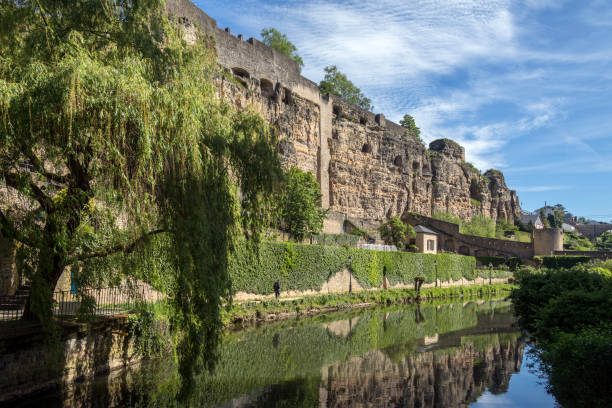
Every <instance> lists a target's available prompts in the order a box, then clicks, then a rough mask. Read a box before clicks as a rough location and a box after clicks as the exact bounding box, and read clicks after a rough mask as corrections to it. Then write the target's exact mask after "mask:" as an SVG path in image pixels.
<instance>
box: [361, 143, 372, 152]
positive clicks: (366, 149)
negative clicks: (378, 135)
mask: <svg viewBox="0 0 612 408" xmlns="http://www.w3.org/2000/svg"><path fill="white" fill-rule="evenodd" d="M361 152H362V153H372V145H371V144H369V143H365V144H364V145H363V146H362V147H361Z"/></svg>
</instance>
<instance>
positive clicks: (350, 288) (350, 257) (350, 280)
mask: <svg viewBox="0 0 612 408" xmlns="http://www.w3.org/2000/svg"><path fill="white" fill-rule="evenodd" d="M348 261H349V293H353V272H352V271H353V268H352V266H353V257H352V256H350V255H349V257H348Z"/></svg>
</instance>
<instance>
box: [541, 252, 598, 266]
mask: <svg viewBox="0 0 612 408" xmlns="http://www.w3.org/2000/svg"><path fill="white" fill-rule="evenodd" d="M534 259H535V260H536V261H538V262H540V263H541V264H542V266H544V267H545V268H553V269H558V268H571V267H573V266H575V265H578V264H579V263H585V262H589V261H590V260H591V258H590V257H588V256H580V255H547V256H535V257H534Z"/></svg>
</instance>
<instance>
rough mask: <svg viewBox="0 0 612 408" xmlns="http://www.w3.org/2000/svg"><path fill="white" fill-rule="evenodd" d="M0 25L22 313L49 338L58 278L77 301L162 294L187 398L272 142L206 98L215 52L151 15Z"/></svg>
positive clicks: (88, 15) (51, 14) (50, 12)
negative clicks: (79, 293) (129, 291)
mask: <svg viewBox="0 0 612 408" xmlns="http://www.w3.org/2000/svg"><path fill="white" fill-rule="evenodd" d="M43 5H44V7H43ZM0 20H1V21H2V27H1V28H0V31H1V33H2V34H1V35H2V41H1V42H0V59H1V64H0V66H1V67H2V68H0V115H1V116H2V125H1V126H0V183H2V186H3V187H6V188H8V190H9V195H10V196H12V197H15V200H14V201H13V202H11V208H10V210H9V211H7V209H6V207H3V208H2V209H1V210H0V233H1V234H2V235H3V236H4V237H8V238H10V239H12V240H14V241H16V242H18V243H19V253H18V264H19V267H20V269H21V271H22V272H23V273H24V274H25V276H26V277H27V278H28V279H29V280H30V282H31V284H32V291H31V297H30V303H29V307H30V309H31V310H32V312H33V313H35V314H36V315H37V316H38V317H39V319H40V320H41V322H42V323H43V324H44V326H45V328H46V329H48V331H50V330H52V329H51V327H52V325H53V323H52V322H53V321H52V319H51V310H52V298H51V293H52V290H53V289H54V288H55V285H56V283H57V281H58V279H59V277H60V276H61V274H62V273H63V272H64V271H65V270H66V268H67V267H70V268H71V270H72V271H74V272H75V274H77V275H78V279H79V281H80V283H82V285H79V287H86V286H88V285H99V284H101V283H104V282H111V283H116V282H117V281H121V280H122V279H124V278H131V279H134V278H135V277H140V278H144V279H145V280H147V281H153V283H154V284H156V285H158V284H159V286H163V287H164V288H165V289H166V294H167V295H168V299H170V301H169V302H170V305H171V310H172V313H171V316H170V324H171V327H172V329H173V331H174V334H175V337H176V338H177V342H176V344H177V350H176V352H177V353H176V355H177V356H178V359H179V365H180V370H181V373H182V374H183V379H184V382H183V385H184V389H185V390H187V389H188V388H189V385H190V384H191V379H192V374H193V373H194V372H198V371H201V369H203V368H206V367H212V366H213V365H214V361H215V350H216V346H217V341H218V337H219V330H220V328H221V321H220V315H219V309H220V307H221V305H222V303H223V302H224V301H225V299H227V297H228V295H229V294H230V279H229V275H228V256H229V253H230V252H231V248H232V243H233V241H234V239H235V237H236V236H237V233H238V232H239V227H242V231H243V232H244V233H245V234H247V235H251V234H253V235H254V237H255V238H257V236H258V233H259V232H260V231H261V230H262V228H263V227H264V226H266V225H267V219H266V218H267V217H266V214H267V211H266V210H267V208H269V206H270V197H271V195H272V193H273V192H274V189H275V187H276V186H277V182H278V180H279V179H280V166H279V162H278V158H277V154H276V149H275V140H274V139H273V138H272V136H271V135H270V132H269V130H268V128H267V125H266V124H265V122H264V121H263V119H262V118H261V117H260V116H259V115H257V114H255V113H253V112H250V111H245V112H236V111H235V110H234V109H233V108H232V107H231V106H230V105H229V104H226V103H223V102H221V101H219V100H218V98H216V90H215V88H214V86H213V83H212V79H211V78H212V77H213V76H214V75H216V73H215V71H216V69H217V68H216V61H215V53H214V47H212V46H211V44H208V43H207V42H206V41H209V39H208V38H207V37H204V36H203V37H201V38H199V39H198V40H197V41H196V42H195V44H193V45H188V44H187V43H186V42H185V41H184V40H183V39H182V35H183V33H184V32H183V28H182V27H181V26H179V25H176V24H175V23H173V22H171V21H170V20H168V19H167V14H166V10H165V7H164V4H163V2H158V1H152V0H144V1H138V2H129V1H123V0H91V1H87V2H54V1H28V0H25V1H17V0H13V1H4V2H2V3H0ZM157 238H160V239H159V240H157ZM151 254H155V255H157V256H158V257H157V259H150V256H151ZM151 263H157V264H159V265H165V266H167V268H166V270H165V271H164V273H165V275H166V276H167V277H168V278H164V279H167V281H165V282H164V284H162V283H161V282H156V279H157V278H158V276H152V275H150V274H149V271H148V269H146V268H145V267H144V266H145V265H148V264H151Z"/></svg>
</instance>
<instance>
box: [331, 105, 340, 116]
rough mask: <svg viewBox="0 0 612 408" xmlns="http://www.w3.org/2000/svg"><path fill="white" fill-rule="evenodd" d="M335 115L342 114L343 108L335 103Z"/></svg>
mask: <svg viewBox="0 0 612 408" xmlns="http://www.w3.org/2000/svg"><path fill="white" fill-rule="evenodd" d="M333 110H334V115H336V116H341V115H342V108H341V107H340V106H338V105H334V108H333Z"/></svg>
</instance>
